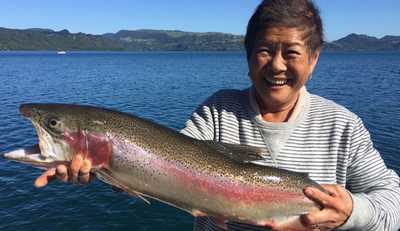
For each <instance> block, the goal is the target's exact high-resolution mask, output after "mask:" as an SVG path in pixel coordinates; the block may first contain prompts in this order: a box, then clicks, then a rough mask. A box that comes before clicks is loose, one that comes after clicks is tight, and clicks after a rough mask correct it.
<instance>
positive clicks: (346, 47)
mask: <svg viewBox="0 0 400 231" xmlns="http://www.w3.org/2000/svg"><path fill="white" fill-rule="evenodd" d="M243 43H244V36H243V35H233V34H227V33H220V32H206V33H200V32H186V31H177V30H120V31H118V32H117V33H106V34H102V35H91V34H85V33H70V32H69V31H68V30H61V31H53V30H50V29H40V28H35V29H26V30H19V29H18V30H17V29H8V28H0V50H7V51H35V50H37V51H118V52H119V51H128V52H132V51H134V52H157V51H167V52H168V51H189V52H193V51H208V52H209V51H244V45H243ZM323 51H325V52H326V51H329V52H399V51H400V36H390V35H387V36H384V37H382V38H379V39H378V38H376V37H371V36H367V35H359V34H349V35H348V36H346V37H344V38H341V39H338V40H335V41H332V42H327V43H326V44H324V47H323Z"/></svg>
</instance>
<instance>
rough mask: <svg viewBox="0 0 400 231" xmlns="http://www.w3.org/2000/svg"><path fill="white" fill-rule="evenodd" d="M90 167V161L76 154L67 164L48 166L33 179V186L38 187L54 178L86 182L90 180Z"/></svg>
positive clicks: (64, 180)
mask: <svg viewBox="0 0 400 231" xmlns="http://www.w3.org/2000/svg"><path fill="white" fill-rule="evenodd" d="M68 167H69V169H68ZM91 168H92V162H91V161H90V160H88V159H84V158H83V155H81V154H77V155H75V156H74V157H73V159H72V161H71V164H70V165H69V166H65V165H58V166H57V167H56V168H49V169H48V170H47V171H45V172H44V173H43V174H42V175H41V176H39V177H38V178H37V179H36V180H35V186H36V187H38V188H40V187H44V186H46V185H47V184H48V183H49V182H50V181H52V180H54V179H58V180H60V181H62V182H75V183H81V184H87V183H89V181H90V169H91Z"/></svg>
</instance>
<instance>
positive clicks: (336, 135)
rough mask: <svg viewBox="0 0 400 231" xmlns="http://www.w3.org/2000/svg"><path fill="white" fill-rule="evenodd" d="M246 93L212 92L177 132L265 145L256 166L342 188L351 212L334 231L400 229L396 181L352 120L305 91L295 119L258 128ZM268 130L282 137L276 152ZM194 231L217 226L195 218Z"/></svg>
mask: <svg viewBox="0 0 400 231" xmlns="http://www.w3.org/2000/svg"><path fill="white" fill-rule="evenodd" d="M251 92H252V91H251V88H249V89H245V90H221V91H218V92H217V93H215V94H214V95H212V96H211V97H209V98H208V99H207V100H206V101H205V102H204V103H203V104H202V105H200V107H198V108H197V110H196V111H195V112H194V113H193V114H192V117H191V118H190V119H189V120H188V121H187V122H186V127H185V128H184V129H183V130H182V131H181V132H182V133H183V134H186V135H188V136H191V137H193V138H196V139H201V140H214V141H218V142H224V143H234V144H245V145H252V146H257V147H267V149H269V150H272V152H274V153H271V155H267V156H265V159H264V160H262V161H258V162H257V163H256V164H263V165H275V166H276V165H277V166H278V167H279V168H284V169H287V170H291V171H297V172H305V173H308V174H309V176H310V178H311V179H313V180H315V181H317V182H319V183H323V184H338V185H341V186H343V187H346V189H347V190H349V191H350V192H351V194H352V198H353V212H352V214H351V216H350V218H349V219H348V220H347V222H346V223H345V224H344V225H342V226H341V227H340V228H339V229H340V230H348V229H349V230H397V229H398V228H399V227H400V186H399V183H400V181H399V177H398V175H397V174H396V173H395V172H394V171H393V170H390V169H388V168H387V167H386V166H385V164H384V162H383V160H382V158H381V156H380V154H379V153H378V151H377V150H376V149H375V148H374V147H373V143H372V141H371V138H370V135H369V133H368V131H367V130H366V128H365V127H364V125H363V123H362V121H361V119H360V118H359V117H358V116H356V115H355V114H354V113H352V112H350V111H349V110H347V109H346V108H344V107H342V106H340V105H338V104H336V103H334V102H332V101H330V100H327V99H324V98H322V97H319V96H316V95H312V94H308V93H307V94H306V95H307V97H306V98H305V100H304V105H303V106H302V108H301V111H300V112H299V114H298V115H297V117H298V119H295V120H292V121H289V122H286V123H267V124H263V123H259V121H258V120H257V116H259V112H258V110H257V109H255V108H254V106H253V107H252V106H251V105H252V103H251V102H252V100H254V99H253V97H254V96H253V95H252V93H251ZM269 131H273V134H276V135H277V137H282V136H284V137H286V139H283V142H280V143H279V144H278V146H279V147H278V148H276V147H275V148H271V147H269V146H271V142H268V137H263V134H264V136H265V134H270V133H269ZM282 134H283V135H282ZM267 136H268V135H267ZM266 141H267V142H266ZM274 150H275V151H274ZM272 154H273V155H272ZM272 157H273V158H272ZM227 226H228V229H229V230H265V229H264V228H259V227H255V226H252V225H247V224H240V223H236V222H228V223H227ZM195 230H198V231H203V230H220V228H219V227H217V226H216V224H215V221H214V220H213V219H212V218H209V217H199V218H196V219H195Z"/></svg>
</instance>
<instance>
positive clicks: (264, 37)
mask: <svg viewBox="0 0 400 231" xmlns="http://www.w3.org/2000/svg"><path fill="white" fill-rule="evenodd" d="M306 37H307V36H306V32H305V31H304V30H302V29H300V28H297V27H270V28H266V29H264V30H260V31H259V32H258V33H257V34H256V38H255V40H256V41H255V43H256V44H257V45H259V44H286V45H298V46H304V45H305V39H306Z"/></svg>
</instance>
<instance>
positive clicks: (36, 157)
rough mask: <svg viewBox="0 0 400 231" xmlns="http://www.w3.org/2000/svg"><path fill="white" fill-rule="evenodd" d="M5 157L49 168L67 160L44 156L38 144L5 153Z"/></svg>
mask: <svg viewBox="0 0 400 231" xmlns="http://www.w3.org/2000/svg"><path fill="white" fill-rule="evenodd" d="M3 157H4V158H5V159H7V160H11V161H16V162H20V163H23V164H30V165H32V166H34V167H38V168H49V167H54V166H56V165H58V164H62V163H66V161H56V160H54V159H52V158H46V157H44V156H43V155H42V154H41V151H40V148H39V145H38V144H35V145H33V146H30V147H26V148H21V149H17V150H14V151H11V152H8V153H5V154H4V155H3Z"/></svg>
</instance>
